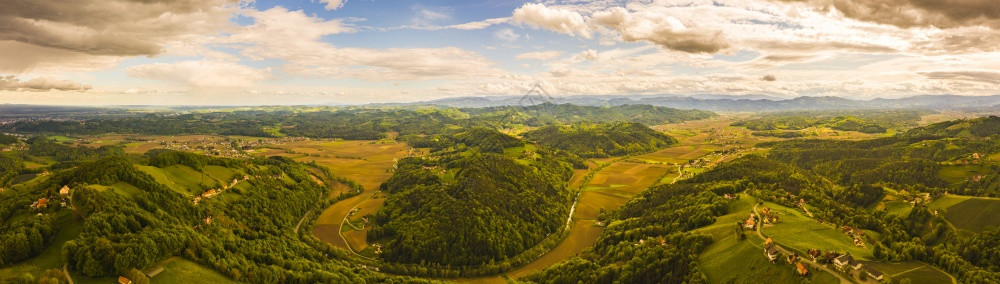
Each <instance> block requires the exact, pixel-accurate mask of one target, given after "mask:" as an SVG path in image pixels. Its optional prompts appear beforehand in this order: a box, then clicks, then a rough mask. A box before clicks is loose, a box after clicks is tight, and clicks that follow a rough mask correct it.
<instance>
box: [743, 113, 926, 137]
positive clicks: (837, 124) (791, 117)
mask: <svg viewBox="0 0 1000 284" xmlns="http://www.w3.org/2000/svg"><path fill="white" fill-rule="evenodd" d="M929 113H930V112H929V111H924V110H875V111H872V110H866V111H860V110H858V111H849V110H843V111H802V112H780V113H771V114H764V115H761V116H759V117H755V118H751V119H747V120H742V121H739V122H736V123H733V124H732V125H733V126H743V127H746V128H747V129H750V130H757V131H771V130H802V129H805V128H809V127H814V126H826V127H830V128H832V129H836V130H843V131H857V132H862V133H885V132H886V131H887V129H889V128H904V127H913V126H916V125H917V122H919V121H920V117H921V116H923V115H926V114H929ZM760 133H761V134H765V133H768V132H760Z"/></svg>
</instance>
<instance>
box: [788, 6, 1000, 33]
mask: <svg viewBox="0 0 1000 284" xmlns="http://www.w3.org/2000/svg"><path fill="white" fill-rule="evenodd" d="M781 1H785V2H805V3H808V4H810V5H813V6H815V7H818V8H820V9H831V8H832V9H836V10H837V11H839V12H840V13H843V15H844V16H846V17H848V18H852V19H857V20H861V21H867V22H874V23H880V24H889V25H894V26H897V27H901V28H910V27H926V26H935V27H939V28H954V27H960V26H976V25H984V26H992V27H994V28H996V27H1000V1H996V0H892V1H871V0H781Z"/></svg>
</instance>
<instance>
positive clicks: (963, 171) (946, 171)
mask: <svg viewBox="0 0 1000 284" xmlns="http://www.w3.org/2000/svg"><path fill="white" fill-rule="evenodd" d="M989 173H992V171H990V169H989V168H987V167H985V166H981V165H965V166H941V171H939V172H938V175H939V176H941V179H944V180H945V181H947V182H949V183H951V184H958V183H961V182H964V181H966V180H967V179H969V177H971V176H975V175H985V174H989Z"/></svg>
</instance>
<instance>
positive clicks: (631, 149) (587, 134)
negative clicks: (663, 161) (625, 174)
mask: <svg viewBox="0 0 1000 284" xmlns="http://www.w3.org/2000/svg"><path fill="white" fill-rule="evenodd" d="M524 137H525V138H526V139H528V140H532V141H535V142H537V143H538V144H539V145H543V146H546V147H551V148H555V149H560V150H563V151H566V152H569V153H573V154H575V155H577V156H580V157H583V158H604V157H610V156H624V155H631V154H641V153H648V152H652V151H656V150H659V149H662V148H666V147H669V146H670V145H673V144H676V143H677V140H676V139H674V138H672V137H670V136H667V135H666V134H663V133H660V132H657V131H655V130H652V129H650V128H649V127H646V126H645V125H642V124H638V123H616V124H597V125H571V126H555V125H552V126H545V127H542V128H539V129H535V130H532V131H529V132H526V133H524Z"/></svg>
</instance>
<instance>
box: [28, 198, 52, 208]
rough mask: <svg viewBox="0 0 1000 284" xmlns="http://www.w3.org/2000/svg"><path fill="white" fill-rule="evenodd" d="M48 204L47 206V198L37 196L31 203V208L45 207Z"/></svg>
mask: <svg viewBox="0 0 1000 284" xmlns="http://www.w3.org/2000/svg"><path fill="white" fill-rule="evenodd" d="M48 206H49V199H48V198H45V197H42V198H39V199H38V201H35V202H32V203H31V209H44V208H45V207H48Z"/></svg>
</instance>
